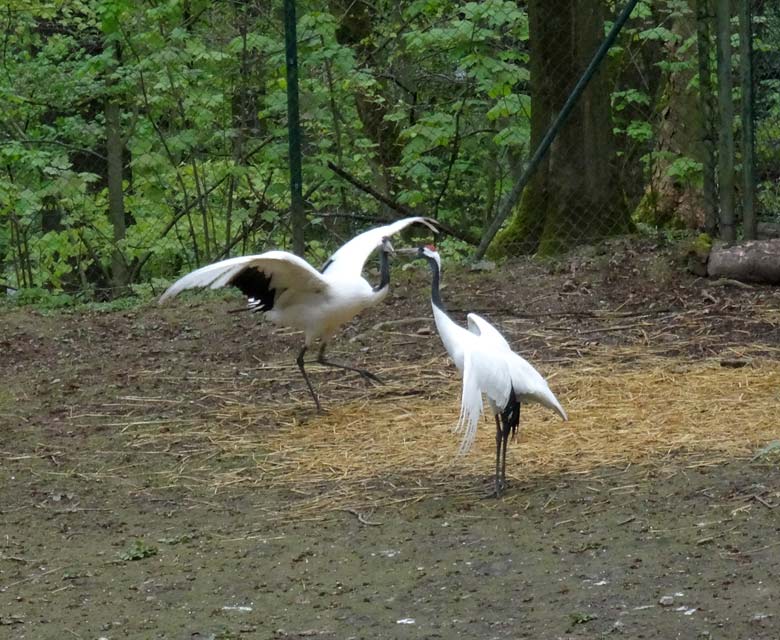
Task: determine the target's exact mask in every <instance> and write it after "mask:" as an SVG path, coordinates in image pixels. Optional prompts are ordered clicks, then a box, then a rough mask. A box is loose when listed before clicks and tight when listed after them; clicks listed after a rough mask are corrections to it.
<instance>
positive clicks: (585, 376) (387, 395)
mask: <svg viewBox="0 0 780 640" xmlns="http://www.w3.org/2000/svg"><path fill="white" fill-rule="evenodd" d="M629 351H630V350H629V349H627V348H626V349H623V350H622V351H621V350H619V349H618V350H616V349H614V348H611V349H609V350H606V349H605V352H604V353H602V354H600V357H597V358H584V359H581V360H577V361H573V362H572V363H571V364H570V366H567V367H564V368H558V369H553V368H551V367H549V366H547V367H544V369H545V372H546V373H547V377H548V379H549V381H550V385H551V387H552V388H553V389H554V391H555V392H556V395H557V396H558V398H559V399H560V400H561V402H562V404H563V405H564V407H565V408H566V409H567V411H568V413H569V417H570V420H569V422H567V423H564V422H561V421H560V420H559V419H558V418H557V416H555V415H553V414H552V413H551V412H550V411H547V410H544V409H542V408H540V407H538V406H531V405H529V406H526V407H524V408H523V410H522V415H521V431H520V435H519V442H518V443H515V444H514V445H510V449H509V457H508V465H507V472H508V474H509V476H510V481H512V480H513V481H514V482H515V483H517V482H526V481H528V480H529V479H531V478H533V477H536V476H540V475H545V474H557V473H562V472H568V473H587V472H589V471H592V470H593V469H596V468H600V467H610V466H616V465H618V466H624V465H628V464H636V463H640V464H641V463H651V462H659V461H660V462H662V461H664V460H668V459H669V458H670V457H672V456H674V457H676V458H678V459H683V460H684V461H685V462H686V463H687V464H690V465H708V464H717V463H720V462H723V461H725V460H728V459H731V458H735V457H748V456H751V455H752V454H753V453H754V452H755V450H756V449H757V448H758V447H760V446H762V445H763V444H765V443H767V442H769V441H771V440H774V439H777V438H779V437H780V425H778V420H777V415H778V409H779V408H780V364H779V363H777V362H776V361H771V360H768V359H753V360H752V361H751V362H749V363H748V364H747V366H744V367H743V368H739V369H734V368H727V367H723V366H721V363H720V360H718V359H712V360H703V361H702V360H700V361H688V360H683V359H671V358H660V357H656V356H648V355H647V354H639V353H634V358H635V360H634V362H629V363H627V362H626V361H627V360H630V359H631V358H630V357H629V356H630V355H631V353H629ZM608 356H610V357H608ZM615 360H620V362H616V361H615ZM379 373H380V375H382V376H383V377H385V378H386V379H388V380H393V381H394V382H393V383H391V384H388V385H386V386H383V387H374V388H368V389H366V390H365V392H363V393H359V388H357V389H356V385H358V384H359V383H356V382H355V380H354V379H352V378H340V379H338V380H335V381H331V382H329V383H328V384H327V385H326V387H327V388H325V389H321V391H322V396H323V402H324V406H325V407H326V408H327V410H328V411H327V413H326V414H324V415H321V416H318V415H316V414H314V413H313V411H311V410H310V408H309V407H308V404H307V403H308V402H309V400H308V398H307V397H306V396H305V395H303V396H298V400H299V401H298V402H295V403H289V404H287V403H285V402H284V401H283V400H282V399H280V400H279V401H278V402H276V403H274V404H273V405H268V404H266V405H262V406H261V405H257V404H254V403H253V402H252V398H251V394H249V395H247V393H246V389H243V391H241V392H239V391H236V392H229V391H225V389H224V386H221V387H220V390H219V391H217V390H213V391H209V390H208V389H204V398H206V397H210V398H211V400H213V399H214V394H216V395H217V397H218V400H219V403H218V406H217V408H212V409H205V410H203V411H201V413H200V414H199V415H197V416H182V417H180V418H174V419H167V420H162V419H161V420H160V421H156V420H151V421H140V422H133V421H127V422H125V423H124V426H123V432H124V434H125V437H127V438H129V440H128V442H127V444H128V446H129V447H131V448H132V449H135V450H141V451H144V452H146V453H160V454H165V455H171V456H174V457H175V460H176V462H175V464H174V465H173V466H172V468H171V469H170V471H169V472H168V473H164V474H162V477H161V478H160V481H161V485H162V486H168V487H186V486H187V485H192V484H198V485H203V484H206V485H208V486H210V487H212V488H213V490H214V491H215V492H221V491H226V490H229V489H230V488H231V487H233V486H235V485H237V484H242V485H247V484H249V485H251V486H255V487H257V488H258V490H260V489H262V488H266V489H269V490H272V489H273V490H282V491H289V492H290V511H289V512H287V514H286V515H287V516H291V515H292V514H293V513H294V514H295V517H297V518H301V517H304V516H305V515H306V514H309V515H311V516H312V517H315V516H316V514H317V513H322V511H323V510H330V509H339V508H359V509H368V508H371V507H376V506H380V505H387V504H391V503H393V502H404V501H409V500H417V499H421V498H423V497H430V496H435V495H444V494H446V495H449V496H453V495H455V496H459V495H461V496H463V497H468V498H469V499H473V498H474V497H475V496H477V495H480V494H481V493H483V492H484V491H485V489H486V488H487V487H488V484H487V481H488V479H489V478H490V477H491V475H492V472H493V464H494V451H495V449H494V447H495V439H494V433H495V432H494V423H493V419H492V416H489V417H488V418H486V419H485V421H484V423H483V424H482V426H481V429H480V432H479V433H478V436H477V440H476V443H475V445H474V447H473V448H472V450H471V451H470V452H469V453H468V454H467V455H465V456H460V457H459V456H457V449H458V444H459V439H460V437H459V435H456V434H453V433H451V427H452V425H453V424H454V423H455V421H456V419H457V413H458V408H459V397H460V380H459V379H458V378H457V375H456V374H455V372H454V370H453V369H452V368H451V367H450V365H449V364H448V363H447V362H446V360H445V359H443V358H441V359H438V358H437V359H435V360H434V361H431V362H427V363H421V364H420V365H417V366H396V367H394V368H392V369H385V370H383V371H380V372H379ZM295 374H297V372H296V371H292V370H285V369H284V368H280V369H279V370H277V371H274V372H273V377H274V384H277V385H278V384H282V385H284V383H285V382H286V379H287V377H288V376H289V378H290V379H291V380H292V379H294V377H295ZM265 382H266V383H267V380H266V381H265ZM298 386H299V385H298ZM356 393H359V397H358V398H357V399H356V398H355V395H356ZM346 396H349V397H351V400H349V401H347V400H345V399H344V397H346ZM157 400H158V401H160V402H170V401H166V400H165V399H157ZM125 401H128V402H129V401H130V398H126V399H125ZM137 401H138V402H143V401H144V399H143V398H139V399H137ZM147 401H152V399H147ZM116 424H117V425H120V424H122V421H121V420H119V421H118V422H117V423H116ZM483 480H484V481H485V482H483ZM258 500H259V501H260V503H262V492H261V491H258ZM258 506H259V507H260V508H262V504H259V505H258ZM268 515H269V517H283V516H284V515H285V514H278V513H276V514H268Z"/></svg>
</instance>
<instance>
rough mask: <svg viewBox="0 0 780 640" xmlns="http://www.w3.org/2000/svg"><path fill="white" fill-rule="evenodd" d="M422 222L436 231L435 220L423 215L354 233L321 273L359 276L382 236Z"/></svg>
mask: <svg viewBox="0 0 780 640" xmlns="http://www.w3.org/2000/svg"><path fill="white" fill-rule="evenodd" d="M415 223H418V224H424V225H425V226H426V227H428V228H429V229H431V230H432V231H433V232H434V233H438V232H439V229H438V227H437V226H436V221H435V220H433V219H432V218H424V217H423V216H412V217H410V218H402V219H401V220H396V221H395V222H392V223H390V224H386V225H384V226H383V227H375V228H373V229H369V230H368V231H364V232H363V233H361V234H358V235H356V236H355V237H354V238H352V240H350V241H349V242H346V243H345V244H343V245H342V246H341V247H340V248H339V249H338V250H337V251H336V252H335V253H334V254H333V255H332V256H331V257H330V258H329V259H328V261H327V262H326V263H325V265H324V266H323V267H322V272H323V273H326V272H327V273H328V275H338V276H354V277H357V278H359V277H360V273H361V271H362V270H363V265H364V264H365V262H366V260H368V256H370V255H371V253H372V252H373V251H374V249H376V248H377V247H378V246H379V245H381V244H382V238H387V237H389V236H392V235H395V234H396V233H398V232H399V231H401V230H402V229H406V227H408V226H409V225H411V224H415Z"/></svg>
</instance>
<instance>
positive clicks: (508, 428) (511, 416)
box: [501, 392, 520, 489]
mask: <svg viewBox="0 0 780 640" xmlns="http://www.w3.org/2000/svg"><path fill="white" fill-rule="evenodd" d="M512 397H513V398H514V392H513V396H512ZM501 419H502V420H503V422H504V430H503V433H502V434H501V439H502V441H503V444H504V451H503V454H502V457H501V488H502V489H506V445H507V442H508V441H509V434H510V433H511V434H512V441H513V442H514V441H515V439H516V438H517V430H518V428H519V425H520V403H519V402H517V404H516V405H514V407H513V409H512V411H511V412H510V413H508V414H502V415H501ZM515 421H516V422H515Z"/></svg>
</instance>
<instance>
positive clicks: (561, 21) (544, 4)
mask: <svg viewBox="0 0 780 640" xmlns="http://www.w3.org/2000/svg"><path fill="white" fill-rule="evenodd" d="M528 18H529V28H530V39H529V47H530V71H531V105H532V106H531V147H532V148H536V147H537V146H538V145H539V143H540V141H541V140H542V138H543V137H544V134H545V133H546V132H547V129H548V128H549V126H550V123H551V122H552V120H553V119H554V118H555V116H556V115H557V114H558V112H559V111H560V110H561V108H562V106H563V104H564V102H565V101H566V98H567V97H568V95H569V93H570V92H571V90H572V89H573V87H574V85H575V84H576V82H577V80H578V79H579V77H580V75H581V74H582V72H583V71H584V69H585V68H586V66H587V65H588V63H589V61H590V59H591V57H592V56H593V54H594V53H595V51H596V49H597V48H598V46H599V44H600V43H601V40H602V39H603V37H604V30H603V27H604V18H605V16H604V12H603V3H602V2H601V0H560V2H548V1H547V0H529V2H528ZM609 89H610V87H609V85H608V76H607V72H606V69H605V68H604V66H602V68H601V69H600V70H599V71H598V72H597V73H596V75H595V76H594V77H593V78H592V79H591V81H590V83H589V85H588V87H587V89H586V90H585V92H584V93H583V95H582V97H581V98H580V100H579V102H578V104H577V105H576V106H575V108H574V110H573V112H572V114H571V115H570V117H569V119H568V121H567V122H566V124H565V125H564V126H563V128H562V129H561V131H560V133H559V134H558V137H557V138H556V140H555V141H554V142H553V144H552V147H551V148H550V151H549V152H548V153H547V156H546V157H545V159H544V160H543V161H542V164H541V165H540V167H539V169H538V171H537V173H536V174H535V175H534V177H533V178H532V179H531V181H530V182H529V184H528V186H527V187H526V189H525V192H524V194H523V197H522V199H521V201H520V205H519V207H518V209H517V210H516V212H515V215H514V217H513V218H512V220H511V221H510V223H509V225H508V226H507V228H506V229H505V230H504V231H503V232H502V233H501V234H500V235H499V236H498V237H497V239H496V241H495V242H494V245H493V252H495V253H503V254H510V255H511V254H518V253H533V252H538V253H541V254H552V253H558V252H560V251H564V250H566V249H568V248H570V247H573V246H576V245H579V244H584V243H588V242H591V241H594V240H597V239H599V238H602V237H606V236H609V235H613V234H617V233H625V232H626V231H628V230H629V229H630V226H631V224H630V218H629V215H628V211H627V210H626V207H625V206H624V205H623V203H622V199H621V197H620V190H619V188H618V185H619V182H618V175H617V171H616V169H615V166H616V165H615V147H614V140H613V134H612V120H611V117H610V102H609V100H610V96H609Z"/></svg>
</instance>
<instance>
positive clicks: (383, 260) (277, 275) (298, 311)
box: [160, 216, 437, 410]
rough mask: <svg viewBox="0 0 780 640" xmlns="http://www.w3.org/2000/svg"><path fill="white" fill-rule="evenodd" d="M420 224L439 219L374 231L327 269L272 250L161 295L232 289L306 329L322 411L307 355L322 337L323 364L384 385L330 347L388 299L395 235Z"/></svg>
mask: <svg viewBox="0 0 780 640" xmlns="http://www.w3.org/2000/svg"><path fill="white" fill-rule="evenodd" d="M415 223H418V224H423V225H425V226H427V227H429V228H430V229H431V230H433V231H434V232H436V231H437V228H436V226H435V222H434V221H433V220H431V219H429V218H424V217H420V216H414V217H410V218H403V219H401V220H398V221H396V222H393V223H391V224H388V225H384V226H381V227H376V228H374V229H369V230H368V231H365V232H364V233H361V234H359V235H357V236H355V237H354V238H353V239H352V240H350V241H349V242H347V243H345V244H344V245H343V246H342V247H341V248H340V249H338V250H337V251H336V252H335V253H334V254H333V255H332V256H331V258H330V259H329V260H328V261H327V262H326V263H325V265H324V266H323V268H322V270H321V271H317V270H316V269H315V268H314V267H312V266H311V265H310V264H309V263H308V262H306V261H305V260H303V259H302V258H300V257H298V256H296V255H294V254H292V253H288V252H287V251H267V252H265V253H261V254H258V255H251V256H242V257H239V258H229V259H227V260H221V261H220V262H216V263H214V264H210V265H207V266H205V267H201V268H200V269H196V270H195V271H193V272H192V273H189V274H187V275H186V276H184V277H182V278H180V279H179V280H177V281H176V282H174V283H173V284H172V285H171V286H170V287H169V288H168V289H167V290H166V291H165V293H163V295H162V296H161V297H160V302H161V303H162V302H165V300H167V299H169V298H172V297H174V296H175V295H177V294H178V293H180V292H181V291H184V290H185V289H193V288H204V287H208V288H211V289H218V288H220V287H224V286H228V285H232V286H235V287H237V288H238V289H240V290H241V292H242V293H244V295H246V296H247V298H248V300H249V308H250V309H251V310H253V311H262V312H264V313H265V315H266V317H267V318H268V319H269V320H271V321H272V322H274V323H276V324H279V325H283V326H287V327H293V328H295V329H300V330H301V331H303V332H304V344H303V348H302V349H301V351H300V353H299V354H298V358H297V359H296V363H297V364H298V367H299V369H300V370H301V373H302V374H303V378H304V380H305V381H306V385H307V387H308V388H309V392H310V393H311V396H312V398H313V399H314V402H315V404H316V405H317V409H318V410H320V409H321V407H320V402H319V399H318V398H317V394H316V393H315V392H314V389H313V387H312V385H311V382H310V381H309V377H308V375H307V374H306V369H305V367H304V361H303V355H304V354H305V353H306V350H307V349H308V348H309V347H310V346H311V345H312V343H313V342H315V341H316V340H318V339H319V340H320V341H321V344H322V346H321V347H320V350H319V354H318V356H317V362H318V363H320V364H323V365H327V366H331V367H337V368H340V369H347V370H349V371H355V372H357V373H359V374H360V375H361V376H363V378H365V379H367V380H374V381H378V378H377V377H376V376H374V375H373V374H371V373H369V372H368V371H365V370H363V369H357V368H355V367H350V366H347V365H342V364H336V363H333V362H329V361H327V360H325V359H324V353H325V347H326V346H327V342H328V340H329V339H330V338H331V337H332V336H333V334H334V333H335V332H336V331H337V330H338V328H339V327H340V326H341V325H342V324H344V323H345V322H348V321H349V320H351V319H352V318H353V317H354V316H356V315H357V314H358V313H360V312H361V311H362V310H363V309H365V308H367V307H370V306H373V305H375V304H377V303H379V302H380V301H382V300H383V299H384V298H385V296H386V295H387V292H388V290H389V284H390V269H389V262H388V254H389V253H391V252H392V250H393V249H392V246H391V245H390V242H389V237H390V236H392V235H394V234H396V233H398V232H399V231H401V230H402V229H405V228H406V227H408V226H409V225H412V224H415ZM378 247H381V249H382V250H381V252H380V272H381V275H380V283H379V285H378V286H376V287H372V286H371V285H370V284H369V283H368V282H367V281H366V279H365V278H363V276H362V275H361V273H362V270H363V266H364V264H365V262H366V260H367V259H368V257H369V256H370V255H371V253H373V252H374V250H376V249H377V248H378Z"/></svg>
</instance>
